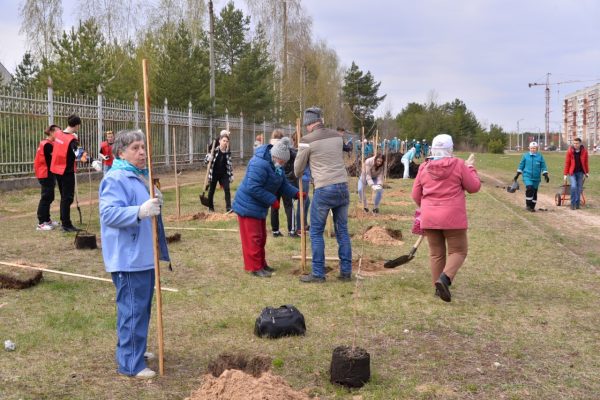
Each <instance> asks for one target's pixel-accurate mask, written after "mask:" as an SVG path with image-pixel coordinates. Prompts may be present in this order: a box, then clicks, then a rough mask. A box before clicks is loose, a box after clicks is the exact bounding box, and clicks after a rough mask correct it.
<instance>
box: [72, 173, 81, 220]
mask: <svg viewBox="0 0 600 400" xmlns="http://www.w3.org/2000/svg"><path fill="white" fill-rule="evenodd" d="M74 176H75V204H76V205H77V212H78V213H79V225H82V224H83V217H82V216H81V207H79V195H78V194H77V192H79V189H77V173H75V174H74Z"/></svg>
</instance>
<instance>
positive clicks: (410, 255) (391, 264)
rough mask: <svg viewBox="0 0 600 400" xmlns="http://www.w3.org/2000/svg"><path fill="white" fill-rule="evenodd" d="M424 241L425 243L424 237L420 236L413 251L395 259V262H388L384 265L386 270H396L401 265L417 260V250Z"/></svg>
mask: <svg viewBox="0 0 600 400" xmlns="http://www.w3.org/2000/svg"><path fill="white" fill-rule="evenodd" d="M422 241H423V235H421V236H419V238H418V239H417V242H416V243H415V245H414V246H413V247H412V249H410V251H409V252H408V254H405V255H403V256H400V257H398V258H395V259H393V260H389V261H386V262H385V264H383V266H384V267H385V268H396V267H398V266H400V265H403V264H406V263H407V262H409V261H410V260H412V259H413V258H415V253H416V252H417V249H418V248H419V246H420V245H421V242H422Z"/></svg>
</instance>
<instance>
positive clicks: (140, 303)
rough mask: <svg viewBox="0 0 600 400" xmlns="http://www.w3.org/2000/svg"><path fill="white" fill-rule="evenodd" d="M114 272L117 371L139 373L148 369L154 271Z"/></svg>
mask: <svg viewBox="0 0 600 400" xmlns="http://www.w3.org/2000/svg"><path fill="white" fill-rule="evenodd" d="M111 275H112V281H113V283H114V284H115V288H116V289H117V350H116V359H117V364H118V366H119V368H118V372H119V373H121V374H124V375H136V374H137V373H138V372H140V371H141V370H143V369H144V368H146V362H145V361H144V353H145V352H146V343H147V341H148V325H149V324H150V310H151V309H152V295H153V294H154V270H153V269H148V270H146V271H140V272H113V273H112V274H111Z"/></svg>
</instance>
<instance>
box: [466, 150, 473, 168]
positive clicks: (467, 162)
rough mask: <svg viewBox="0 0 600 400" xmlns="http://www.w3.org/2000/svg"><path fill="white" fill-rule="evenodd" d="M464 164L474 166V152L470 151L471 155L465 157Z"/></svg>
mask: <svg viewBox="0 0 600 400" xmlns="http://www.w3.org/2000/svg"><path fill="white" fill-rule="evenodd" d="M465 165H466V166H467V167H474V166H475V154H473V153H471V155H469V158H467V159H466V160H465Z"/></svg>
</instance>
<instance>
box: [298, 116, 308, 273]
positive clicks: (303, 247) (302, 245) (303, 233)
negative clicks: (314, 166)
mask: <svg viewBox="0 0 600 400" xmlns="http://www.w3.org/2000/svg"><path fill="white" fill-rule="evenodd" d="M301 137H302V129H301V128H300V118H296V140H297V141H298V143H296V148H297V149H298V151H300V138H301ZM303 175H304V171H302V175H301V176H300V177H298V188H299V189H300V192H299V196H298V197H299V199H298V201H299V204H300V260H301V261H300V269H301V271H302V274H303V275H304V274H306V226H305V224H304V213H305V210H304V187H303V186H302V176H303ZM307 196H308V194H307Z"/></svg>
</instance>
